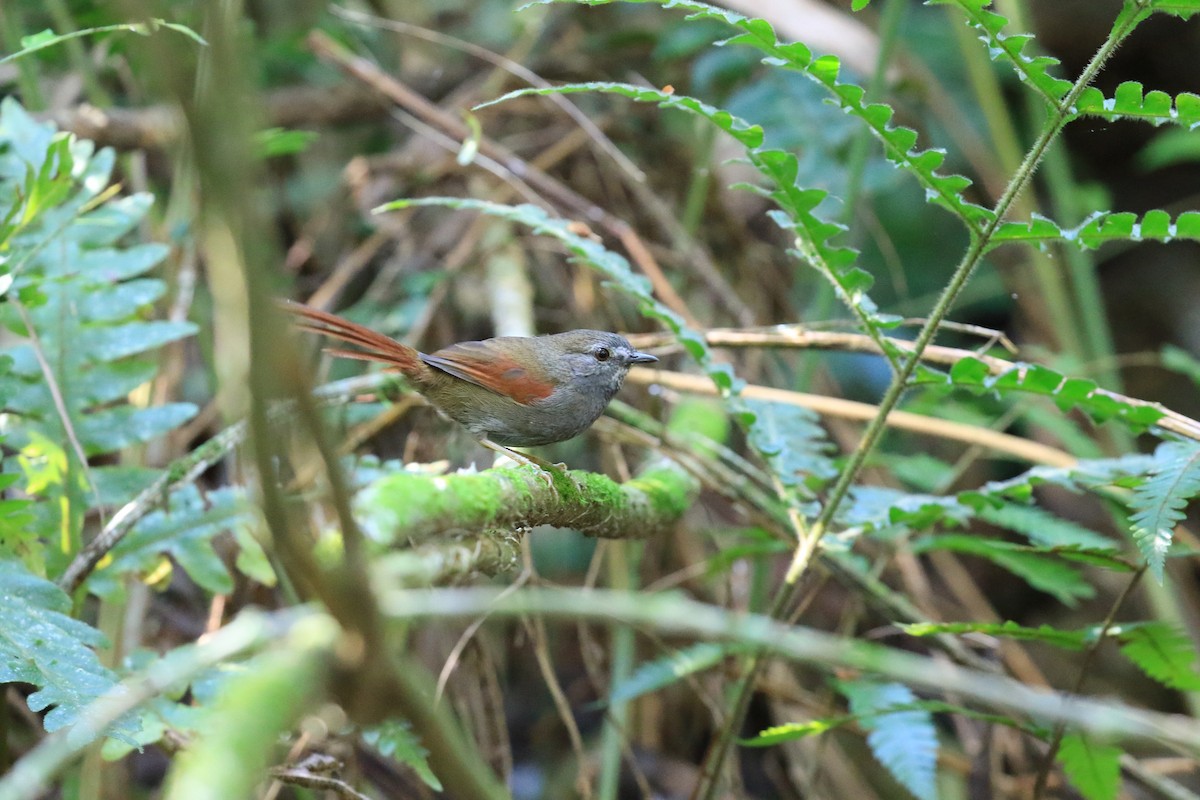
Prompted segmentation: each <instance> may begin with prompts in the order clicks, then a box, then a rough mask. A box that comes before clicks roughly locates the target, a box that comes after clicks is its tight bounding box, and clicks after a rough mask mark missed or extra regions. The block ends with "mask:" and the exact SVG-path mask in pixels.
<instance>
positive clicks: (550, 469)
mask: <svg viewBox="0 0 1200 800" xmlns="http://www.w3.org/2000/svg"><path fill="white" fill-rule="evenodd" d="M479 443H480V444H481V445H483V446H484V447H486V448H487V449H489V450H492V451H494V452H496V453H499V454H500V455H502V456H505V457H506V458H509V459H512V460H513V461H515V462H517V463H518V464H523V465H525V466H529V467H533V468H534V470H536V471H537V473H538V477H539V478H541V479H542V480H544V481H545V482H546V485H547V486H548V487H550V491H552V492H554V494H555V496H557V495H558V489H557V488H555V486H554V473H556V472H557V473H559V474H560V475H562V474H565V473H566V471H567V465H566V464H561V463H560V464H551V463H550V462H549V461H546V460H545V459H544V458H538V457H537V456H535V455H530V454H529V453H518V452H517V451H516V450H513V449H512V448H511V447H505V446H504V445H502V444H496V443H495V442H493V441H492V440H491V439H480V440H479Z"/></svg>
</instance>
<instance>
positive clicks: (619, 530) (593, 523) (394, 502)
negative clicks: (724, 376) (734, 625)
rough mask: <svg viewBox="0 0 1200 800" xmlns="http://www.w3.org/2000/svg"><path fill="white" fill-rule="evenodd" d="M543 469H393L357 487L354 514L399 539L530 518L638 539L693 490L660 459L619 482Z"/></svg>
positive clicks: (671, 515) (657, 528) (666, 522)
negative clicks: (430, 473) (455, 471)
mask: <svg viewBox="0 0 1200 800" xmlns="http://www.w3.org/2000/svg"><path fill="white" fill-rule="evenodd" d="M548 474H549V475H550V476H551V477H552V479H553V486H551V485H550V483H548V482H547V481H546V480H545V478H544V477H543V475H542V474H540V473H539V472H538V471H537V470H535V469H534V468H532V467H519V468H512V469H492V470H488V471H486V472H481V473H478V474H474V475H471V474H461V473H460V474H455V475H445V476H437V477H430V476H427V475H413V474H409V473H397V474H395V475H390V476H388V477H386V478H383V479H381V480H379V481H377V482H376V483H374V484H373V485H371V486H370V487H368V488H367V489H365V490H363V491H362V492H360V493H359V495H358V497H357V500H356V504H355V511H356V517H357V518H358V519H359V521H360V522H361V524H362V526H363V529H364V530H365V531H366V532H367V533H368V535H370V536H372V537H373V538H375V539H376V540H377V541H383V542H395V543H398V544H399V543H404V544H408V543H416V542H421V541H425V540H427V539H429V538H431V537H433V536H436V535H438V534H442V533H447V532H452V531H463V530H466V531H479V530H484V529H489V528H510V527H513V526H535V525H554V526H557V527H560V528H575V529H576V530H578V531H580V532H581V533H583V534H585V535H587V536H598V537H602V538H606V539H621V538H634V539H643V538H647V537H650V536H654V535H656V534H659V533H662V532H663V531H665V530H666V529H667V528H669V527H670V526H672V525H674V524H675V523H676V522H677V521H678V520H679V518H680V517H681V516H682V515H683V512H684V511H685V510H686V509H687V508H688V507H689V506H690V505H691V504H692V502H694V500H695V498H696V495H697V493H698V492H699V483H698V482H697V481H696V479H695V478H693V477H692V476H691V475H689V474H688V473H687V472H685V471H684V469H683V468H682V467H681V466H679V465H678V464H676V463H675V462H673V461H668V460H665V459H664V460H660V461H657V462H654V463H652V464H650V465H649V466H648V467H646V468H645V469H643V470H642V472H641V473H640V474H639V475H638V476H637V477H636V478H633V479H632V480H629V481H627V482H625V483H617V482H615V481H613V480H612V479H611V478H608V477H605V476H603V475H597V474H595V473H591V472H585V471H581V470H570V471H563V470H553V471H551V472H549V473H548Z"/></svg>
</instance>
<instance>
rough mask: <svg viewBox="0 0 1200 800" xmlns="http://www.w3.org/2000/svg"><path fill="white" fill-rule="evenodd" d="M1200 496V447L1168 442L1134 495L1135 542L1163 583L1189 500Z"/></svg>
mask: <svg viewBox="0 0 1200 800" xmlns="http://www.w3.org/2000/svg"><path fill="white" fill-rule="evenodd" d="M1198 493H1200V445H1197V444H1195V443H1193V442H1165V443H1163V444H1161V445H1159V447H1158V449H1157V450H1156V451H1155V453H1154V464H1153V466H1152V467H1151V469H1150V471H1149V474H1148V478H1147V480H1146V482H1145V483H1143V484H1142V485H1141V486H1139V487H1137V488H1136V489H1135V490H1134V492H1133V498H1132V500H1131V502H1130V505H1131V506H1132V508H1133V509H1134V511H1135V512H1136V513H1134V515H1133V517H1132V519H1131V522H1132V524H1133V540H1134V542H1135V543H1136V544H1137V547H1138V550H1139V551H1141V553H1142V557H1143V558H1145V559H1146V563H1147V564H1148V565H1149V566H1150V571H1151V572H1152V573H1153V574H1154V577H1155V578H1156V579H1157V580H1158V582H1159V583H1162V579H1163V563H1164V561H1165V560H1166V557H1167V550H1168V548H1169V547H1170V546H1171V540H1172V538H1174V536H1175V526H1176V525H1178V524H1179V522H1180V521H1181V520H1182V519H1183V517H1184V512H1185V509H1186V508H1187V504H1188V501H1190V500H1191V499H1192V498H1193V497H1195V496H1196V494H1198Z"/></svg>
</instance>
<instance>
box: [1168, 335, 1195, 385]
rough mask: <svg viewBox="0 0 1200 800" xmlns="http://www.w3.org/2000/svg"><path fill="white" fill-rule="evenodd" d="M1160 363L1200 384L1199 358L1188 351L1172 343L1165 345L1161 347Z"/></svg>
mask: <svg viewBox="0 0 1200 800" xmlns="http://www.w3.org/2000/svg"><path fill="white" fill-rule="evenodd" d="M1162 365H1163V366H1164V367H1166V368H1167V369H1170V370H1174V371H1175V372H1178V373H1180V374H1181V375H1186V376H1187V377H1188V378H1190V379H1191V381H1192V383H1194V384H1196V385H1197V386H1200V359H1197V358H1196V357H1195V356H1193V355H1192V354H1191V353H1189V352H1188V351H1186V350H1184V349H1182V348H1179V347H1175V346H1174V345H1170V344H1169V345H1165V346H1164V347H1163V349H1162Z"/></svg>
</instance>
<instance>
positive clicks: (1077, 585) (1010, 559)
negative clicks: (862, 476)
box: [912, 534, 1096, 606]
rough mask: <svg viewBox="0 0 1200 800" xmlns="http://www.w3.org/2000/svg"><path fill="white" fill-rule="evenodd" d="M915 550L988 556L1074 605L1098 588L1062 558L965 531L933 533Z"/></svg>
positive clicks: (1039, 588) (1036, 586) (915, 544)
mask: <svg viewBox="0 0 1200 800" xmlns="http://www.w3.org/2000/svg"><path fill="white" fill-rule="evenodd" d="M912 546H913V551H914V552H926V551H928V550H952V551H954V552H956V553H968V554H970V555H976V556H980V557H982V558H986V559H988V560H989V561H991V562H992V563H994V564H996V565H998V566H1001V567H1004V568H1005V569H1006V570H1008V571H1009V572H1011V573H1013V574H1014V575H1016V576H1017V577H1019V578H1021V579H1022V580H1024V581H1025V582H1026V583H1028V584H1029V585H1030V586H1032V587H1033V588H1035V589H1037V590H1039V591H1042V592H1045V593H1046V594H1049V595H1051V596H1053V597H1054V598H1056V599H1057V600H1058V601H1059V602H1060V603H1062V604H1063V605H1067V606H1074V605H1075V604H1076V603H1077V602H1078V601H1079V600H1081V599H1087V598H1089V597H1092V596H1094V595H1095V593H1096V590H1095V589H1094V588H1093V587H1092V585H1091V584H1090V583H1088V582H1087V581H1086V580H1084V579H1083V577H1082V576H1081V575H1080V574H1079V573H1078V572H1077V571H1075V570H1074V569H1072V568H1071V567H1069V566H1067V565H1066V564H1064V563H1062V561H1060V560H1059V559H1056V558H1053V557H1051V556H1045V555H1041V554H1039V553H1038V552H1037V551H1036V550H1035V549H1034V548H1029V547H1025V546H1022V545H1018V544H1013V543H1012V542H1004V541H1000V540H997V539H986V538H983V537H981V536H968V535H965V534H947V535H943V536H930V537H925V538H923V539H919V540H916V541H914V542H913V545H912Z"/></svg>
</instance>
